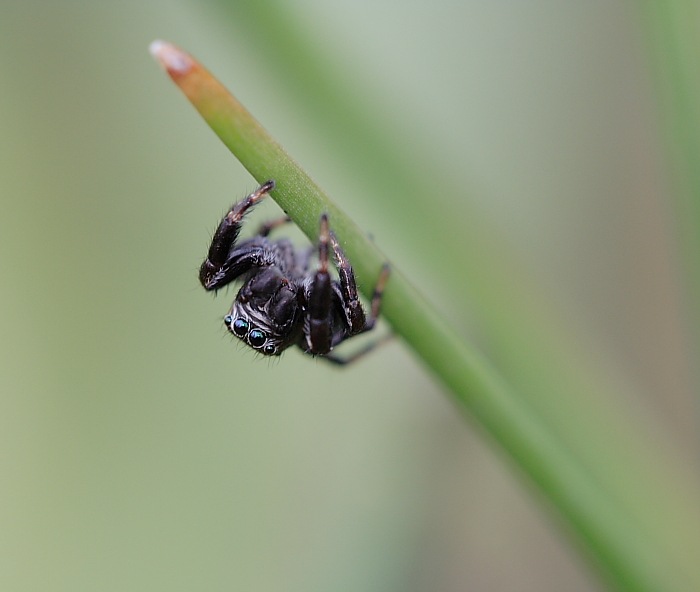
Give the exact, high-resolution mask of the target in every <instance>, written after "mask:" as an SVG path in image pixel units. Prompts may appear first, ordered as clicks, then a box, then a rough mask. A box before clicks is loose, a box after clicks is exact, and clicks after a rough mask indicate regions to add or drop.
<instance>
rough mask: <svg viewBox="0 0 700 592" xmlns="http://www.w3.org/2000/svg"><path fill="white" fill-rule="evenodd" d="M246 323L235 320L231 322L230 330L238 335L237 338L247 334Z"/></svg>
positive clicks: (247, 324) (243, 320) (242, 320)
mask: <svg viewBox="0 0 700 592" xmlns="http://www.w3.org/2000/svg"><path fill="white" fill-rule="evenodd" d="M249 326H250V325H249V323H248V321H246V320H245V319H236V320H235V321H233V325H231V328H232V329H233V332H234V333H235V334H236V335H238V336H239V337H243V336H244V335H245V334H246V333H247V332H248V327H249Z"/></svg>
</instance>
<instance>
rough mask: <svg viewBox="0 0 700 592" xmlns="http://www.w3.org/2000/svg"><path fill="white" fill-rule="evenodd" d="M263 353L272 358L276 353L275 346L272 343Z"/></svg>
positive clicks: (264, 348)
mask: <svg viewBox="0 0 700 592" xmlns="http://www.w3.org/2000/svg"><path fill="white" fill-rule="evenodd" d="M263 353H264V354H267V355H268V356H271V355H272V354H274V353H275V346H274V345H272V344H271V343H270V344H268V345H266V346H265V347H263Z"/></svg>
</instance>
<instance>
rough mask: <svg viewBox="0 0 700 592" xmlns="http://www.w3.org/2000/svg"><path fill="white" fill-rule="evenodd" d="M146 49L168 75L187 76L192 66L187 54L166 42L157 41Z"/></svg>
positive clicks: (192, 63) (192, 62)
mask: <svg viewBox="0 0 700 592" xmlns="http://www.w3.org/2000/svg"><path fill="white" fill-rule="evenodd" d="M148 49H149V51H150V52H151V55H152V56H153V57H154V58H156V59H157V60H158V61H159V62H160V63H161V65H162V66H163V67H164V68H165V69H166V70H167V71H168V72H169V73H170V74H187V72H188V71H189V70H190V69H191V68H192V66H193V65H194V61H193V60H192V58H191V57H190V56H189V55H188V54H186V53H185V52H184V51H182V50H180V49H179V48H177V47H175V46H174V45H173V44H172V43H168V42H167V41H161V40H159V39H157V40H155V41H154V42H153V43H151V45H150V46H149V48H148Z"/></svg>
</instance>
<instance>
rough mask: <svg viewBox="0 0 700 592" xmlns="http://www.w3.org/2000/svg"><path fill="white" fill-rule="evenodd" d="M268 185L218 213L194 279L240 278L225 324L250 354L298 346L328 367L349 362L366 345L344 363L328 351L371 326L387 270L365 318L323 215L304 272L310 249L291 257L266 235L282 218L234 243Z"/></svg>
mask: <svg viewBox="0 0 700 592" xmlns="http://www.w3.org/2000/svg"><path fill="white" fill-rule="evenodd" d="M274 187H275V182H274V181H267V182H266V183H264V184H263V185H261V186H260V187H258V189H256V190H255V191H254V192H253V193H251V194H250V195H249V196H247V197H246V198H245V199H243V200H241V201H240V202H238V203H237V204H235V205H234V206H233V207H232V208H231V209H230V210H229V212H228V213H227V214H226V215H225V216H224V218H223V219H222V220H221V223H220V224H219V227H218V228H217V229H216V232H215V233H214V237H213V238H212V241H211V246H210V247H209V254H208V256H207V258H206V259H205V261H204V263H202V267H201V268H200V270H199V279H200V281H201V282H202V285H203V286H204V289H205V290H218V289H219V288H221V287H223V286H225V285H227V284H229V283H230V282H232V281H234V280H236V279H239V278H242V279H243V286H242V287H241V289H240V290H239V291H238V294H237V295H236V299H235V300H234V302H233V305H232V306H231V310H230V311H229V313H228V314H227V315H226V316H225V317H224V323H225V324H226V328H227V329H228V330H229V331H230V332H231V333H233V334H234V335H235V336H236V337H238V338H239V339H241V340H242V341H244V342H245V343H246V344H247V345H249V346H250V347H252V348H253V349H255V350H256V351H258V352H260V353H262V354H265V355H269V356H272V355H279V354H280V353H281V352H282V351H284V350H285V349H287V348H288V347H290V346H292V345H298V346H299V347H301V348H302V349H303V350H304V351H305V352H306V353H309V354H312V355H320V356H324V357H325V358H326V359H328V360H330V361H332V362H337V363H345V362H348V361H351V360H353V359H355V358H357V357H358V356H359V355H361V354H363V353H365V352H366V351H368V350H369V349H370V348H371V347H372V345H373V344H370V346H369V347H367V348H365V349H364V350H361V351H360V352H357V353H356V354H355V355H353V356H352V357H351V358H346V359H342V358H337V357H334V356H332V355H329V354H330V352H331V350H332V349H333V348H334V347H335V346H336V345H338V344H339V343H340V342H342V341H344V340H346V339H348V338H349V337H352V336H353V335H357V334H359V333H364V332H366V331H369V330H370V329H372V327H374V324H375V322H376V320H377V316H378V315H379V306H380V303H381V298H382V292H383V290H384V285H385V284H386V281H387V278H388V275H389V268H388V266H386V265H385V266H384V267H383V269H382V272H381V275H380V276H379V280H378V282H377V285H376V288H375V290H374V296H373V297H372V303H371V312H370V316H369V317H365V313H364V311H363V310H362V305H361V304H360V300H359V297H358V294H357V286H356V285H355V275H354V273H353V270H352V266H351V265H350V262H349V261H348V259H347V257H346V256H345V253H343V250H342V249H341V248H340V245H339V244H338V241H337V239H336V237H335V235H334V234H333V233H332V232H331V231H330V230H329V227H328V216H326V215H325V214H322V215H321V220H320V230H319V244H318V266H317V268H316V269H311V268H310V261H311V254H312V253H311V252H309V251H306V252H304V253H298V252H296V251H295V250H294V247H293V246H292V244H291V243H290V242H289V241H288V240H286V239H281V240H275V241H273V240H270V239H269V238H268V235H269V234H270V232H271V231H272V230H273V229H274V228H276V227H277V226H279V225H280V224H283V223H284V222H288V221H289V218H282V219H280V220H277V221H275V222H272V223H268V224H264V225H263V226H262V227H261V228H260V231H259V232H258V234H257V235H256V236H254V237H253V238H250V239H248V240H245V241H242V242H240V243H236V239H237V238H238V234H239V232H240V230H241V224H242V222H243V217H244V216H245V214H246V213H247V212H248V211H250V209H251V208H252V207H253V206H254V205H255V204H256V203H258V202H259V201H260V200H261V199H262V198H263V197H264V196H265V195H266V194H267V193H269V192H270V191H272V189H274ZM329 247H330V248H329ZM330 249H332V250H333V255H334V260H335V264H336V267H337V269H338V279H337V280H334V279H332V278H331V276H330V273H329V269H328V266H329V259H330V256H329V251H330Z"/></svg>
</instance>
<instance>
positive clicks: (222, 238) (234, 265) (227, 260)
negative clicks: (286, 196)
mask: <svg viewBox="0 0 700 592" xmlns="http://www.w3.org/2000/svg"><path fill="white" fill-rule="evenodd" d="M274 188H275V182H274V181H273V180H270V181H267V182H266V183H263V184H262V185H261V186H260V187H258V188H257V189H256V190H255V191H254V192H253V193H251V194H250V195H248V196H247V197H245V198H244V199H242V200H241V201H239V202H238V203H237V204H234V205H233V206H232V207H231V209H230V210H229V212H228V213H227V214H226V215H225V216H224V217H223V219H222V220H221V222H220V223H219V227H218V228H217V229H216V232H215V233H214V236H213V238H212V239H211V245H210V247H209V253H208V254H207V258H206V259H205V260H204V263H202V266H201V267H200V269H199V281H200V282H201V283H202V286H204V289H205V290H217V289H219V288H221V287H223V286H225V285H226V284H228V283H229V282H231V281H233V280H234V279H236V278H237V277H238V276H239V275H241V274H242V273H244V272H246V271H247V270H248V269H250V267H251V265H253V263H254V262H255V260H256V258H258V257H259V256H260V253H259V252H258V251H259V249H255V248H251V249H247V250H246V251H245V252H243V253H238V254H236V253H235V252H234V250H233V247H234V245H235V243H236V239H237V238H238V235H239V233H240V231H241V224H242V221H243V217H244V216H245V215H246V213H247V212H248V211H250V209H251V208H252V207H253V206H254V205H255V204H256V203H258V202H259V201H260V200H261V199H262V198H263V197H265V195H267V194H268V193H269V192H270V191H272V190H273V189H274Z"/></svg>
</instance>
